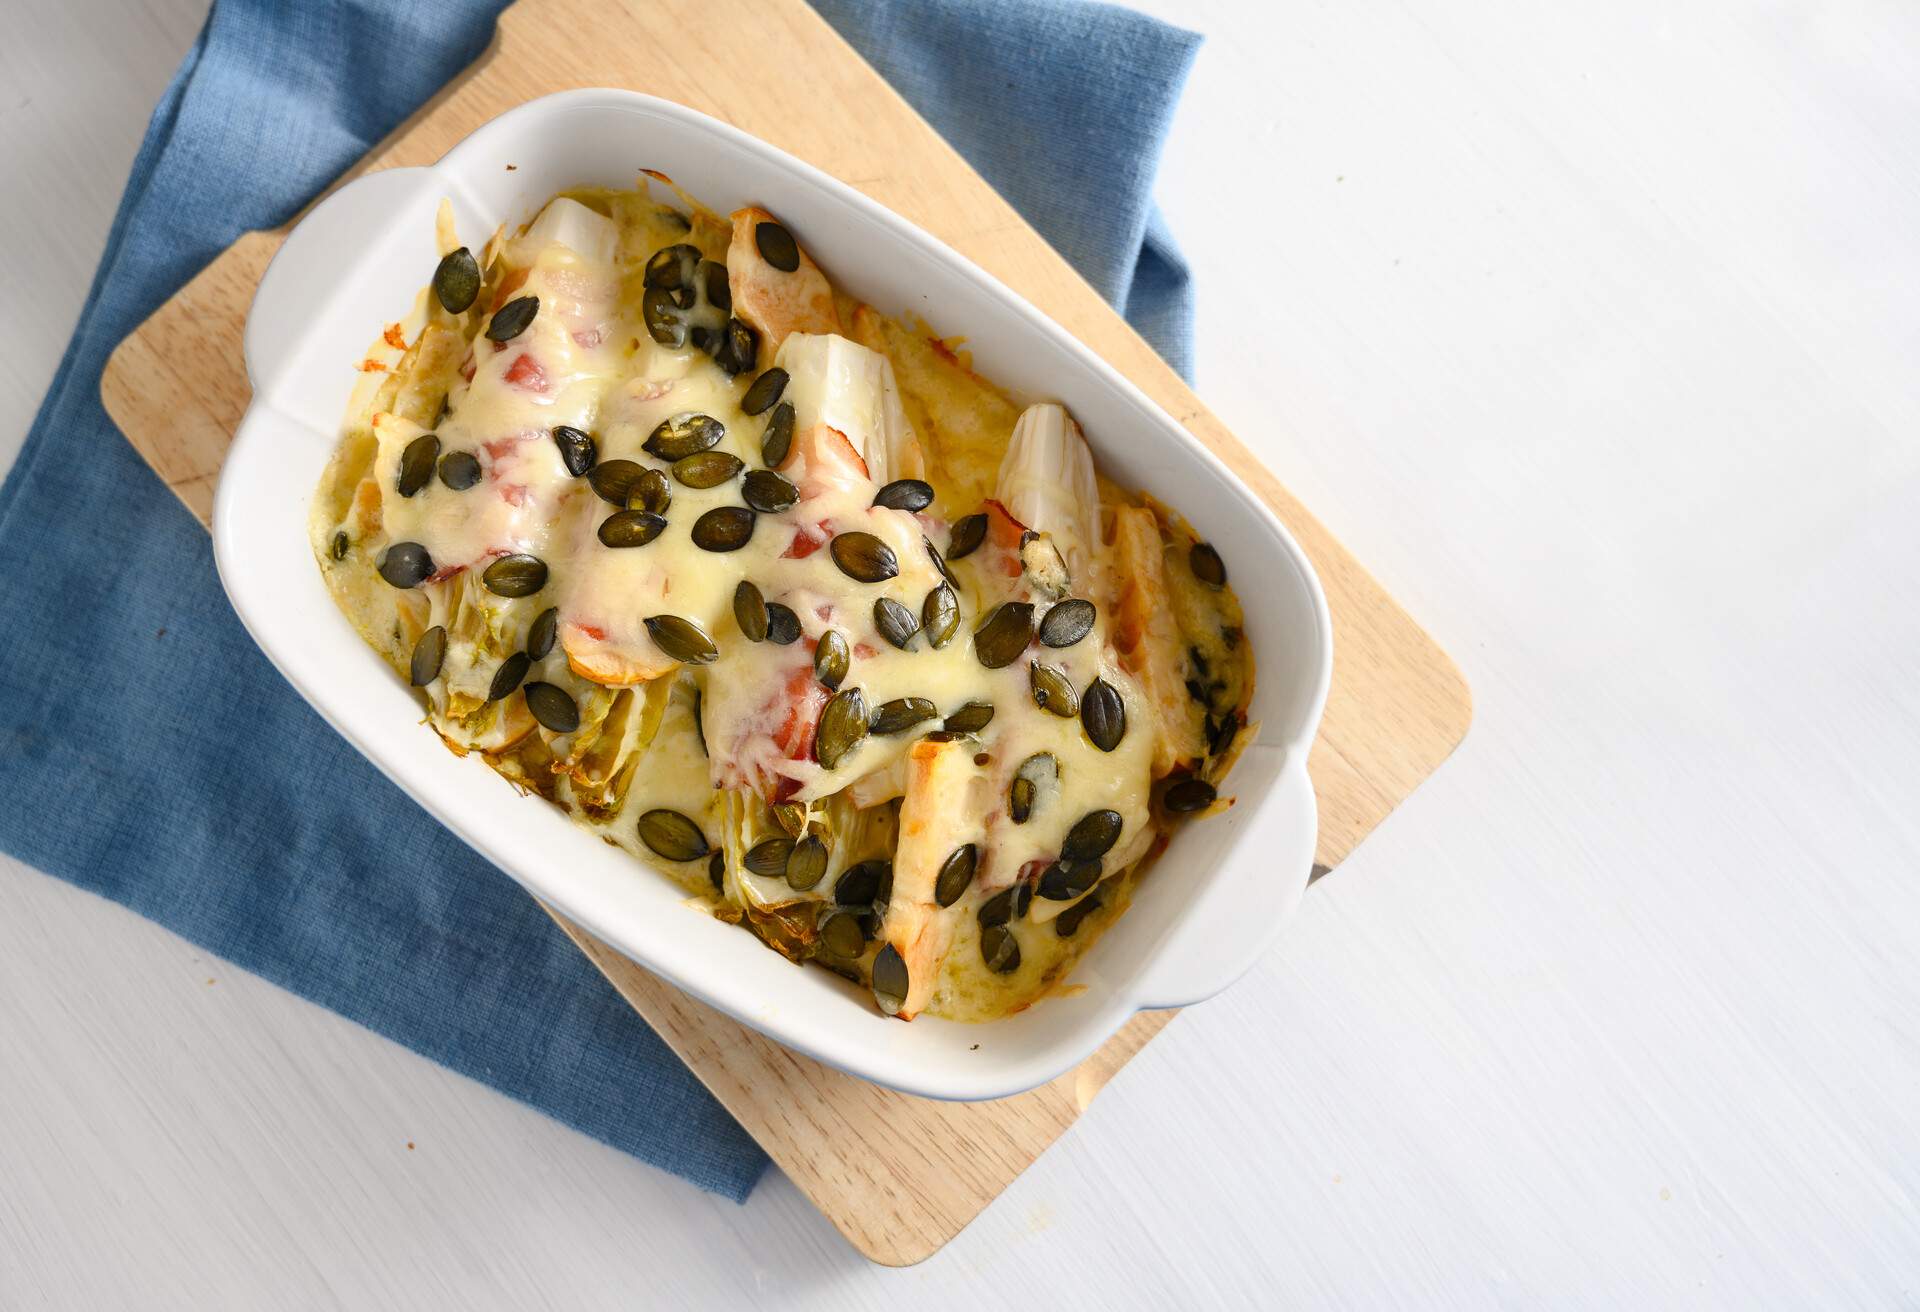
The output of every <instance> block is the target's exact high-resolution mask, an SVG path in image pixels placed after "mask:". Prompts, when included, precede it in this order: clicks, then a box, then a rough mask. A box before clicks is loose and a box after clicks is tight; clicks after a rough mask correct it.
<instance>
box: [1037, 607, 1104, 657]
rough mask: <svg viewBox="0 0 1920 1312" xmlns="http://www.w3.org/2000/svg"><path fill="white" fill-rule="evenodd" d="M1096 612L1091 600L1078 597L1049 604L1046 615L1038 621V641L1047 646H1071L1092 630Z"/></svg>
mask: <svg viewBox="0 0 1920 1312" xmlns="http://www.w3.org/2000/svg"><path fill="white" fill-rule="evenodd" d="M1097 613H1098V612H1097V611H1096V610H1095V609H1094V605H1093V603H1092V602H1090V601H1085V600H1083V599H1081V598H1079V597H1069V598H1067V599H1066V600H1065V601H1063V602H1060V603H1059V604H1058V605H1055V606H1050V607H1048V608H1047V617H1046V618H1045V619H1043V620H1041V621H1040V641H1042V642H1044V643H1046V644H1047V646H1049V647H1071V646H1073V644H1074V643H1076V642H1078V641H1080V639H1082V638H1084V637H1086V636H1087V635H1088V634H1089V633H1092V632H1093V618H1094V616H1095V615H1096V614H1097Z"/></svg>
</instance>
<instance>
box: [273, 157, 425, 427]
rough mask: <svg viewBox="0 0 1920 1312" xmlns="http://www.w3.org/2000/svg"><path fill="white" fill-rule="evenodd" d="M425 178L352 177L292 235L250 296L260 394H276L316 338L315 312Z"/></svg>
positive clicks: (397, 173)
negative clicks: (301, 352) (302, 347)
mask: <svg viewBox="0 0 1920 1312" xmlns="http://www.w3.org/2000/svg"><path fill="white" fill-rule="evenodd" d="M427 173H428V170H426V169H423V168H406V169H382V170H380V171H379V172H377V173H369V174H367V175H366V176H365V177H360V178H355V179H354V180H353V181H352V182H349V183H347V184H346V185H345V186H342V187H340V188H338V189H337V190H335V191H334V192H333V193H332V194H331V195H328V196H326V197H323V198H322V199H321V201H320V203H319V204H318V205H315V206H314V207H313V208H312V209H311V210H309V211H308V212H307V213H306V215H305V216H304V217H302V218H301V219H300V220H299V221H298V222H297V223H296V224H295V225H294V228H293V231H292V232H290V233H288V234H287V239H286V240H285V241H284V242H282V243H281V244H280V250H279V252H278V253H276V254H275V255H274V257H273V260H272V262H271V263H269V264H268V265H267V271H266V273H265V274H264V275H263V276H262V277H261V279H260V286H259V288H258V289H257V290H256V291H255V292H254V294H253V304H252V306H251V307H250V308H249V309H248V311H247V328H246V334H245V336H244V337H243V338H242V339H241V349H242V352H243V353H244V355H245V357H246V362H247V382H248V383H249V384H251V386H252V387H253V390H254V394H255V395H260V394H261V393H264V392H268V391H271V390H272V386H273V383H274V380H276V379H278V378H279V377H281V376H282V375H283V374H284V372H285V371H286V370H287V368H288V367H289V366H290V365H291V364H292V362H293V358H294V355H295V352H296V350H297V349H298V347H299V345H300V343H301V342H302V341H305V340H307V339H308V337H310V336H311V334H312V331H313V324H314V321H315V319H316V318H317V317H318V316H317V313H316V311H317V309H318V307H321V306H325V305H327V304H328V303H329V302H331V301H332V300H333V298H334V297H335V295H337V294H338V293H339V291H340V271H341V270H342V269H344V268H349V267H351V266H352V264H353V262H354V260H355V259H356V258H357V257H358V256H359V254H360V253H361V252H362V251H365V250H366V249H367V248H368V247H370V246H372V245H374V244H375V243H376V242H377V241H378V239H379V237H380V235H381V233H382V232H384V231H385V230H386V229H387V228H388V227H389V226H391V224H392V221H393V215H394V214H395V213H396V212H398V211H399V210H401V209H403V208H404V207H405V206H406V204H407V202H408V201H410V200H411V199H412V198H413V197H414V195H416V194H417V193H418V191H419V189H420V186H421V184H422V183H423V181H424V180H425V179H426V177H427Z"/></svg>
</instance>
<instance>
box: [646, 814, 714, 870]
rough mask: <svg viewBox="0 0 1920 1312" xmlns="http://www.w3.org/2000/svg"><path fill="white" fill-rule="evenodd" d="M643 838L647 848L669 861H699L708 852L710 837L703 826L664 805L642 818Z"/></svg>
mask: <svg viewBox="0 0 1920 1312" xmlns="http://www.w3.org/2000/svg"><path fill="white" fill-rule="evenodd" d="M640 841H641V842H643V843H645V844H646V845H647V850H648V851H650V852H652V853H653V854H654V855H655V856H657V857H662V858H664V859H666V860H668V861H698V860H699V859H700V858H701V857H703V856H705V855H706V854H707V836H706V835H705V834H703V833H701V832H700V826H699V825H697V824H695V823H694V822H693V821H691V820H689V819H687V817H685V816H684V815H681V814H680V813H679V812H678V811H669V810H666V809H665V808H664V807H662V808H656V809H654V810H652V811H648V812H647V813H646V814H645V815H643V816H641V817H640Z"/></svg>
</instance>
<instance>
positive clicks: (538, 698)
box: [527, 680, 580, 733]
mask: <svg viewBox="0 0 1920 1312" xmlns="http://www.w3.org/2000/svg"><path fill="white" fill-rule="evenodd" d="M527 709H528V710H529V711H532V712H533V718H534V719H536V720H538V721H539V722H540V723H541V725H542V726H543V727H544V728H547V729H549V730H551V731H552V732H554V733H572V732H573V731H574V730H575V729H578V728H579V727H580V704H579V703H578V702H576V701H574V700H573V696H572V694H571V693H569V692H568V691H567V690H566V689H565V688H562V687H561V686H560V685H559V684H555V683H541V682H540V681H538V680H535V681H534V682H532V683H530V684H528V685H527Z"/></svg>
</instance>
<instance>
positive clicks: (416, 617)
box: [310, 179, 1253, 1020]
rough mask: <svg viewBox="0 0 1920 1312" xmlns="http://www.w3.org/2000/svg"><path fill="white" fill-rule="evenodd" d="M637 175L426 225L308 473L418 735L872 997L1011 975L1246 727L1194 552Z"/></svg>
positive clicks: (1139, 499) (1073, 459)
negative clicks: (432, 229) (622, 184)
mask: <svg viewBox="0 0 1920 1312" xmlns="http://www.w3.org/2000/svg"><path fill="white" fill-rule="evenodd" d="M659 181H660V182H661V183H663V184H665V185H666V187H667V188H668V190H669V191H670V192H672V193H673V200H671V201H667V200H661V199H659V198H657V197H656V196H654V195H653V194H652V192H651V190H650V189H649V187H648V185H647V184H646V182H645V181H644V180H643V182H642V184H641V186H640V187H639V188H638V189H637V190H633V191H608V190H579V191H570V192H566V193H563V194H562V195H560V196H557V197H555V198H554V199H553V200H551V201H550V202H549V203H548V204H547V205H546V206H544V207H543V208H542V209H541V211H540V212H539V214H538V216H537V217H536V218H535V219H534V221H533V222H532V223H531V224H529V225H527V226H526V227H525V228H524V229H523V230H521V231H518V232H514V233H509V232H506V231H504V230H503V231H501V232H497V233H495V234H494V235H493V237H492V238H491V239H490V240H489V241H488V243H487V244H486V246H485V248H484V250H483V251H482V252H481V254H480V255H479V256H478V257H476V256H474V255H473V254H472V253H471V252H470V251H469V250H468V248H466V247H464V246H461V245H460V244H459V242H458V238H457V235H456V234H455V233H454V231H453V224H452V220H451V217H450V212H449V211H448V210H447V208H446V207H444V206H443V208H442V217H441V221H440V231H439V244H440V249H441V250H442V252H443V253H444V255H443V258H442V260H441V262H440V265H439V267H438V268H437V269H436V270H434V272H433V277H432V281H431V284H430V286H429V287H428V288H426V289H424V290H422V291H421V293H420V295H419V299H418V302H417V304H416V306H415V309H414V312H413V314H412V315H411V316H410V317H409V318H408V319H406V320H403V321H402V322H401V323H399V324H395V325H392V326H390V327H389V328H388V329H387V331H386V333H385V334H384V335H383V337H382V339H381V341H380V342H379V343H377V344H376V345H375V347H374V348H373V349H372V350H371V351H370V352H369V354H368V357H367V359H366V360H365V361H364V362H363V364H362V369H363V371H364V376H363V381H362V384H361V386H360V387H359V388H357V389H356V391H355V395H354V399H353V401H352V403H351V405H350V407H349V412H348V416H347V421H346V424H345V431H344V433H343V436H342V438H341V441H340V444H339V447H338V449H337V450H336V452H335V454H334V457H333V459H332V461H331V463H330V464H329V466H328V469H327V472H326V474H325V476H324V478H323V480H322V483H321V486H320V488H319V490H318V492H317V494H316V496H315V498H314V502H313V507H312V513H311V520H310V524H311V532H312V538H313V543H314V547H315V553H316V556H317V558H318V560H319V563H320V567H321V569H322V571H323V574H324V576H325V579H326V582H327V585H328V588H329V590H330V592H331V593H332V595H333V596H334V598H335V600H336V602H337V603H338V604H339V605H340V607H341V609H342V610H343V611H344V612H345V613H346V614H347V616H348V617H349V618H350V619H351V620H352V622H353V623H354V625H355V626H356V628H357V629H358V630H359V632H360V633H361V635H362V636H363V637H364V638H365V639H366V641H367V642H368V643H369V644H370V645H372V646H373V647H374V648H375V649H376V650H377V651H378V652H380V653H381V654H382V655H383V656H384V657H385V658H386V660H387V661H388V662H389V663H390V664H391V665H392V666H393V668H394V669H395V670H396V671H397V672H398V673H399V674H400V676H401V677H403V678H406V679H407V680H408V681H409V682H410V683H411V684H412V685H413V686H414V687H415V688H417V689H418V690H419V691H420V693H421V695H422V697H423V699H424V703H425V708H426V718H427V721H428V723H429V724H430V725H431V726H432V727H433V728H434V729H435V730H436V731H437V732H438V733H439V734H440V736H441V737H442V738H443V739H444V741H445V742H446V743H447V745H448V746H449V747H450V748H452V749H453V750H454V751H455V752H458V753H461V754H466V753H470V752H477V753H479V754H480V755H481V756H482V757H483V759H485V760H486V761H487V763H488V764H490V765H491V766H492V767H493V768H494V769H496V770H497V771H499V772H500V773H501V774H502V775H504V776H506V777H507V778H508V779H510V780H512V781H514V782H515V783H516V784H518V785H520V786H521V787H523V788H525V789H527V790H528V791H531V792H535V793H538V794H540V795H541V796H542V797H544V798H546V799H548V800H549V801H551V802H553V803H554V804H556V805H558V806H560V807H561V808H562V809H564V810H565V811H566V812H567V813H568V814H569V815H570V816H571V817H572V818H573V819H574V820H575V821H577V822H578V823H580V824H582V825H584V826H586V827H587V828H589V829H590V830H592V831H593V832H596V833H598V834H600V835H601V836H602V837H603V838H605V839H606V841H608V842H610V843H613V844H615V845H617V846H619V847H621V848H623V849H625V850H627V851H629V852H631V853H633V854H634V855H635V856H636V857H638V858H640V859H641V860H642V861H644V862H646V863H648V864H650V865H653V866H655V867H656V868H658V869H660V870H661V871H663V872H664V873H665V874H667V875H668V876H669V877H671V878H673V879H675V880H677V881H678V882H679V883H680V884H681V885H682V886H684V887H685V888H686V890H687V891H688V893H689V894H690V896H692V897H694V898H696V899H699V900H700V901H701V903H702V904H703V905H706V906H707V907H709V908H710V909H711V910H712V911H713V912H714V914H716V915H719V916H720V917H722V918H724V919H727V920H731V921H735V922H738V923H740V924H743V925H744V926H746V927H747V928H749V929H750V930H752V931H753V932H754V933H756V934H757V935H759V937H760V938H761V939H762V940H763V941H765V942H766V943H767V944H768V945H769V946H771V947H773V948H774V949H775V950H777V951H779V952H780V953H782V954H783V955H785V956H787V957H789V958H790V959H792V960H794V961H814V962H818V963H820V964H822V965H824V966H827V967H829V968H830V969H833V970H835V971H837V972H839V973H840V974H843V975H846V976H847V977H849V978H851V979H854V980H856V981H859V982H861V983H863V984H865V985H867V986H868V987H870V989H871V991H872V993H873V996H874V998H875V1000H876V1002H877V1004H878V1005H879V1007H880V1009H881V1010H882V1011H884V1012H886V1013H888V1014H891V1015H895V1016H899V1017H901V1018H903V1019H911V1018H912V1017H913V1016H915V1015H917V1014H919V1013H921V1012H923V1011H924V1012H928V1013H930V1014H934V1015H939V1016H945V1017H949V1018H952V1019H959V1020H984V1019H991V1018H994V1017H997V1016H1001V1015H1005V1014H1007V1013H1009V1012H1011V1011H1015V1010H1018V1009H1020V1008H1022V1007H1025V1006H1027V1005H1029V1004H1030V1003H1032V1002H1033V1001H1034V1000H1035V999H1036V998H1038V997H1039V996H1041V995H1042V994H1043V993H1045V992H1046V991H1047V990H1048V989H1050V988H1052V987H1054V986H1056V985H1058V984H1059V983H1060V982H1061V981H1062V980H1064V978H1065V977H1066V975H1067V972H1068V971H1069V970H1070V968H1071V966H1072V964H1073V962H1074V960H1075V959H1076V958H1077V956H1078V955H1079V954H1080V953H1081V952H1083V951H1084V950H1085V948H1086V946H1087V945H1088V944H1089V943H1090V942H1091V941H1092V940H1093V939H1094V938H1095V937H1097V935H1098V934H1099V933H1100V932H1101V931H1102V930H1103V929H1104V928H1105V927H1106V925H1107V924H1109V923H1110V922H1111V921H1112V919H1113V918H1114V917H1116V916H1117V915H1118V914H1120V912H1121V911H1122V910H1123V909H1124V907H1125V905H1126V903H1127V900H1128V894H1129V892H1130V890H1131V888H1132V886H1133V882H1134V881H1135V880H1136V879H1137V878H1138V877H1139V876H1140V874H1141V872H1142V871H1143V869H1144V868H1145V866H1146V865H1147V864H1148V863H1149V861H1150V859H1151V858H1152V857H1153V856H1154V855H1156V854H1157V853H1158V851H1159V850H1160V849H1161V848H1162V847H1164V845H1165V842H1166V839H1167V836H1168V834H1169V833H1170V831H1171V829H1172V827H1173V826H1174V825H1175V824H1177V823H1181V822H1183V821H1184V820H1186V819H1189V818H1194V817H1204V816H1206V815H1208V814H1211V813H1214V812H1217V811H1219V810H1221V809H1224V808H1225V807H1226V806H1228V805H1230V799H1227V798H1225V797H1221V796H1218V795H1217V792H1216V789H1217V785H1219V783H1220V781H1221V780H1222V778H1223V777H1224V775H1225V773H1226V771H1227V770H1228V769H1229V768H1230V767H1231V765H1232V761H1233V758H1234V756H1235V755H1236V753H1237V751H1238V748H1239V746H1240V744H1242V743H1243V742H1244V741H1245V740H1246V739H1247V738H1248V737H1249V736H1250V735H1249V734H1248V733H1247V732H1246V728H1247V726H1246V722H1245V721H1246V716H1245V708H1246V706H1247V704H1248V700H1249V698H1250V697H1251V694H1252V690H1253V659H1252V653H1251V651H1250V650H1249V644H1248V643H1247V642H1246V641H1245V640H1244V638H1243V636H1242V627H1241V615H1240V610H1239V605H1238V602H1237V601H1236V599H1235V597H1234V595H1233V592H1232V590H1231V589H1230V588H1229V587H1228V586H1227V580H1226V569H1225V566H1224V564H1223V563H1222V561H1221V559H1220V557H1219V555H1218V553H1216V552H1215V551H1214V550H1213V549H1212V548H1211V547H1210V546H1209V545H1207V544H1206V543H1205V542H1203V541H1201V540H1199V539H1198V538H1197V537H1196V535H1195V534H1194V533H1193V531H1192V529H1191V528H1190V526H1189V525H1188V524H1187V523H1186V522H1185V521H1184V520H1183V519H1181V518H1180V517H1179V515H1178V514H1176V513H1175V512H1174V511H1172V510H1171V509H1169V508H1167V507H1165V506H1162V505H1160V504H1158V503H1157V502H1155V501H1154V500H1153V499H1152V498H1151V497H1148V496H1145V495H1136V494H1130V493H1128V492H1126V491H1124V490H1122V489H1120V488H1118V487H1116V486H1115V485H1113V484H1112V483H1110V482H1109V481H1107V480H1105V479H1104V478H1101V477H1100V476H1099V475H1098V473H1097V472H1096V470H1095V467H1094V463H1093V457H1092V453H1091V450H1090V449H1089V447H1088V444H1087V441H1086V439H1085V437H1084V436H1083V434H1082V433H1081V432H1080V430H1079V427H1078V426H1077V425H1076V424H1075V422H1074V420H1073V418H1072V417H1071V416H1070V415H1069V414H1067V412H1066V411H1065V410H1064V409H1063V408H1062V407H1060V406H1058V405H1055V404H1051V403H1045V402H1042V403H1040V404H1035V405H1030V406H1028V407H1026V408H1025V409H1022V408H1021V407H1020V406H1018V405H1017V404H1016V403H1015V402H1014V401H1013V400H1012V399H1010V398H1009V397H1008V396H1007V395H1006V394H1004V393H1003V392H1001V391H1000V390H999V389H998V388H996V387H995V386H994V385H993V384H992V383H991V382H989V381H988V380H986V379H983V378H981V377H979V376H978V375H976V374H975V373H973V372H972V370H971V369H970V368H969V367H968V362H967V359H966V357H965V355H964V353H962V352H961V351H960V350H959V349H958V344H957V343H949V342H945V341H942V340H940V339H939V338H937V337H935V336H933V335H932V334H931V333H930V332H927V331H924V330H922V329H919V328H916V327H913V326H909V325H906V324H903V323H901V322H899V321H897V320H894V319H891V318H888V317H886V316H883V315H881V314H879V313H878V312H877V311H875V310H874V309H873V308H871V307H869V306H866V305H860V304H856V303H854V302H852V301H850V300H849V299H847V298H846V297H844V296H842V295H840V294H838V293H836V292H835V290H834V288H833V287H832V285H831V283H830V282H829V281H828V279H827V277H826V276H825V274H824V273H823V272H822V271H821V270H820V269H819V267H818V266H817V265H815V264H814V262H813V261H812V260H811V259H810V258H809V257H808V255H807V253H806V252H805V250H804V249H803V248H802V247H801V246H800V245H799V243H798V242H797V240H796V239H795V237H794V235H793V234H792V233H790V232H789V231H788V229H787V228H786V227H784V226H783V225H782V224H781V223H780V222H779V221H778V220H777V219H775V217H774V216H773V215H771V214H769V213H767V212H766V211H764V210H760V209H754V208H748V209H742V210H740V211H737V212H736V213H734V214H733V215H732V216H731V218H730V219H722V218H720V217H719V216H717V215H715V214H713V213H711V212H710V211H707V210H705V209H703V208H702V207H701V206H699V205H698V204H697V203H695V202H694V201H693V200H692V199H691V198H689V197H686V196H684V195H682V194H679V193H678V192H677V191H674V189H673V188H672V187H671V184H670V183H667V182H666V180H665V179H659Z"/></svg>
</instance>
